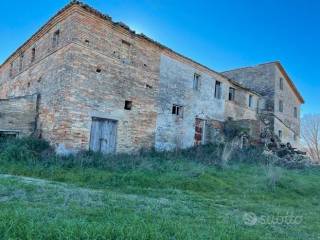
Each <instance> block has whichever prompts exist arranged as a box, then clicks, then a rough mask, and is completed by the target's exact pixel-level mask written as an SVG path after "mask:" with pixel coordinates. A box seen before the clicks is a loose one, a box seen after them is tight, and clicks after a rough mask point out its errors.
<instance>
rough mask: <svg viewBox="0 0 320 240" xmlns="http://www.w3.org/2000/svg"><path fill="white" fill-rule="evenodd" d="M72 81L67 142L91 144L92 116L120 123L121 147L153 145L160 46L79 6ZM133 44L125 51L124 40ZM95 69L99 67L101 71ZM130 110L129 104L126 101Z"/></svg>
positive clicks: (68, 144)
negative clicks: (157, 46) (127, 51)
mask: <svg viewBox="0 0 320 240" xmlns="http://www.w3.org/2000/svg"><path fill="white" fill-rule="evenodd" d="M73 23H74V28H75V29H76V32H77V34H76V36H75V37H74V39H73V40H74V44H73V46H72V48H71V58H72V60H71V62H70V63H71V65H72V70H71V71H72V81H71V87H70V95H68V96H66V101H67V102H68V104H67V106H66V107H65V110H66V111H67V112H68V117H69V122H70V126H69V129H68V131H69V132H68V138H67V140H65V145H66V147H68V148H69V147H72V148H75V149H88V147H89V141H90V130H91V123H92V117H99V118H105V119H112V120H116V121H117V122H118V124H117V144H116V145H117V146H116V151H117V152H132V151H137V150H139V149H141V148H151V147H153V146H154V132H155V126H156V116H157V112H156V103H155V99H156V95H157V93H158V89H159V86H158V83H159V80H158V78H159V61H160V57H159V51H156V50H155V47H154V46H152V45H151V44H150V43H148V42H146V41H145V40H142V39H138V38H136V37H135V36H134V35H130V34H128V32H127V31H123V30H122V29H121V28H120V27H119V28H114V26H112V25H111V24H110V23H109V22H108V21H104V20H101V19H100V18H98V17H95V16H93V15H91V14H89V13H86V12H83V11H80V12H77V13H76V14H75V15H74V19H73ZM123 40H124V41H126V43H129V44H130V50H129V55H127V56H123V55H122V50H123V49H121V48H122V44H123V42H122V41H123ZM97 69H99V70H100V72H97ZM126 100H129V101H132V104H133V105H132V110H125V109H124V106H125V101H126Z"/></svg>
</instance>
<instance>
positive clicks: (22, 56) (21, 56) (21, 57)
mask: <svg viewBox="0 0 320 240" xmlns="http://www.w3.org/2000/svg"><path fill="white" fill-rule="evenodd" d="M23 58H24V53H21V54H20V61H19V72H21V71H22V68H23Z"/></svg>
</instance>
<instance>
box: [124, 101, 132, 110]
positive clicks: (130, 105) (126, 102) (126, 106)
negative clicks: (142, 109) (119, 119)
mask: <svg viewBox="0 0 320 240" xmlns="http://www.w3.org/2000/svg"><path fill="white" fill-rule="evenodd" d="M124 109H125V110H131V109H132V101H125V104H124Z"/></svg>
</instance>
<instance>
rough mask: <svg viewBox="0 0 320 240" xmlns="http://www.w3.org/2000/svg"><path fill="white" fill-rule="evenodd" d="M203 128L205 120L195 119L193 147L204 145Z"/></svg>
mask: <svg viewBox="0 0 320 240" xmlns="http://www.w3.org/2000/svg"><path fill="white" fill-rule="evenodd" d="M205 126H206V121H205V120H203V119H200V118H196V122H195V134H194V145H201V144H205Z"/></svg>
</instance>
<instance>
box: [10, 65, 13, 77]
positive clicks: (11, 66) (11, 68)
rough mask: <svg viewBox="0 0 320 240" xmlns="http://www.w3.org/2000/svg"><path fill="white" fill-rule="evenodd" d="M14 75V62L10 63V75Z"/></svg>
mask: <svg viewBox="0 0 320 240" xmlns="http://www.w3.org/2000/svg"><path fill="white" fill-rule="evenodd" d="M12 76H13V62H11V63H10V70H9V77H10V78H11V77H12Z"/></svg>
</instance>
